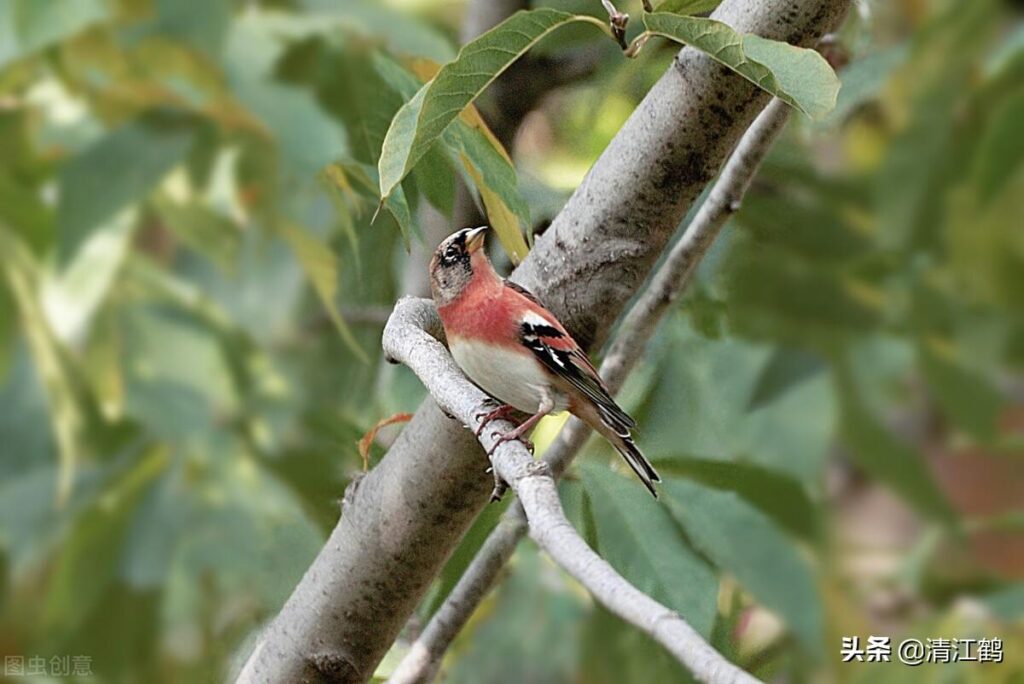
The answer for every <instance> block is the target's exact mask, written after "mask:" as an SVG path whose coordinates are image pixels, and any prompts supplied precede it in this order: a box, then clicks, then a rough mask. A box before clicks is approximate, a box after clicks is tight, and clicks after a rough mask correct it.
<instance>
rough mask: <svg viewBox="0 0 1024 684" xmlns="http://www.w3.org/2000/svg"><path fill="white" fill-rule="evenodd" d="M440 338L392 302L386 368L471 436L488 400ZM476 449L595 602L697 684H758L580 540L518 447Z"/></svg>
mask: <svg viewBox="0 0 1024 684" xmlns="http://www.w3.org/2000/svg"><path fill="white" fill-rule="evenodd" d="M440 335H441V325H440V320H439V318H438V316H437V311H436V309H435V308H434V305H433V302H431V301H430V300H427V299H416V298H412V297H406V298H403V299H401V300H399V302H398V304H397V305H396V306H395V310H394V313H392V315H391V319H390V320H389V321H388V324H387V326H386V327H385V328H384V339H383V346H384V352H385V354H386V355H387V358H388V360H389V361H394V362H400V363H404V364H405V365H406V366H408V367H409V368H411V369H412V371H413V372H414V373H416V375H417V376H418V377H419V379H420V380H421V381H422V382H423V384H424V385H425V386H426V387H427V390H428V391H429V392H430V394H431V396H432V397H433V398H434V400H435V401H436V402H437V403H438V404H439V405H440V406H441V408H442V409H443V410H444V411H446V412H447V413H449V414H451V415H452V416H454V417H455V418H456V419H457V420H459V421H461V422H462V423H463V424H464V425H466V426H467V427H469V428H471V429H476V428H478V427H479V424H480V421H481V420H482V416H480V412H481V409H482V408H485V407H486V406H487V402H488V397H487V395H485V394H484V393H483V392H482V391H480V389H478V388H477V387H476V386H475V385H473V384H472V383H470V382H469V381H468V380H467V379H466V378H465V376H464V375H463V374H462V373H461V371H460V370H459V369H458V367H457V366H456V365H455V362H454V361H453V360H452V358H451V356H450V355H449V353H448V350H447V349H446V348H445V347H444V345H443V344H441V342H439V341H438V337H440ZM500 423H505V424H506V425H505V426H506V427H507V428H509V429H511V428H513V427H514V426H513V425H512V424H511V423H508V422H507V421H499V420H496V421H494V424H498V427H499V428H500V427H501V425H500ZM480 443H481V444H482V445H483V447H484V448H485V449H487V450H488V451H490V450H492V449H493V453H492V455H491V463H492V465H493V467H494V470H495V474H496V476H497V477H500V478H501V479H502V480H503V481H505V482H507V483H508V485H509V486H510V487H511V488H512V489H513V490H514V491H515V493H516V495H517V496H518V497H519V503H520V504H521V505H522V508H523V511H524V512H525V514H526V520H527V521H528V526H529V532H530V536H531V537H532V538H533V539H534V541H536V542H537V544H538V545H539V546H540V547H541V548H542V549H544V550H545V551H546V552H547V553H548V555H550V556H551V558H552V559H554V561H555V562H556V563H558V564H559V565H561V566H562V568H564V569H565V570H566V572H568V573H569V574H570V575H572V576H573V577H575V578H576V579H577V580H578V581H579V582H580V583H581V584H582V585H583V586H584V587H586V588H587V590H588V591H589V592H590V593H591V594H592V595H593V596H594V598H595V599H597V600H598V601H599V602H600V603H601V604H603V605H604V606H605V607H606V608H608V610H610V611H612V612H613V613H615V614H616V615H618V616H619V617H621V618H622V619H624V620H626V621H627V622H630V623H632V624H633V625H635V626H636V627H637V628H639V629H641V630H642V631H644V632H645V633H646V634H648V635H650V636H651V637H652V638H654V639H655V640H656V641H658V642H659V643H661V644H662V645H663V646H664V647H665V648H666V649H667V650H668V651H669V652H670V653H671V654H672V655H673V656H674V657H675V658H676V659H677V660H678V661H679V662H680V663H682V664H683V665H684V666H685V667H687V668H688V669H689V670H690V671H691V672H692V673H693V675H694V676H695V677H696V678H697V679H698V680H699V681H702V682H716V683H718V682H721V683H725V682H730V683H732V682H741V683H743V684H752V683H753V682H756V681H757V680H756V679H754V678H753V677H751V676H750V675H748V674H747V673H746V672H744V671H743V670H741V669H739V668H738V667H736V666H735V665H733V664H732V663H730V662H729V661H728V660H726V659H725V658H724V657H722V655H721V654H719V653H718V652H717V651H715V650H714V649H713V648H712V647H711V646H710V645H709V644H708V643H707V642H706V641H704V639H703V638H702V637H701V636H700V635H699V634H698V633H697V632H696V631H695V630H694V629H693V628H692V627H690V625H689V624H687V623H686V621H685V620H683V618H682V617H681V616H680V615H679V614H678V613H676V612H675V611H672V610H670V609H669V608H666V607H665V606H663V605H661V604H660V603H658V602H657V601H655V600H654V599H652V598H651V597H649V596H647V595H646V594H644V593H643V592H641V591H640V590H639V589H637V588H636V587H634V586H633V585H631V584H630V583H629V582H627V581H626V580H625V579H624V578H623V577H622V576H621V575H619V574H618V573H617V572H616V571H615V570H614V568H612V566H611V565H609V564H608V563H607V562H606V561H605V560H604V559H603V558H601V557H600V556H598V555H597V553H595V552H594V550H593V549H591V548H590V547H589V546H588V545H587V544H586V542H584V541H583V539H582V538H580V536H579V534H578V533H577V532H576V530H575V529H574V528H573V526H572V525H571V524H570V523H569V521H568V519H566V517H565V513H564V512H563V510H562V504H561V502H560V501H559V498H558V490H557V488H556V486H555V480H554V478H553V477H552V475H551V468H550V466H548V464H547V463H545V462H543V461H537V460H534V458H533V456H532V455H531V454H530V453H529V452H528V451H527V450H526V448H525V447H524V446H523V445H522V444H521V443H519V442H515V441H513V442H501V443H498V440H497V438H496V437H494V436H493V435H492V431H491V430H484V431H482V433H481V436H480Z"/></svg>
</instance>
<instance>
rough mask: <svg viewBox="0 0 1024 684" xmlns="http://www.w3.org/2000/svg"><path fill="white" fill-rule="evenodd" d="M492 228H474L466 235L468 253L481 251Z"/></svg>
mask: <svg viewBox="0 0 1024 684" xmlns="http://www.w3.org/2000/svg"><path fill="white" fill-rule="evenodd" d="M489 228H490V226H480V227H479V228H474V229H473V230H471V231H469V232H468V233H467V234H466V251H468V252H469V253H470V254H472V253H473V252H475V251H476V250H478V249H480V248H481V247H483V245H484V237H485V236H486V235H487V230H488V229H489Z"/></svg>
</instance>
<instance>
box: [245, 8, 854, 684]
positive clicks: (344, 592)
mask: <svg viewBox="0 0 1024 684" xmlns="http://www.w3.org/2000/svg"><path fill="white" fill-rule="evenodd" d="M848 2H849V0H787V2H786V3H785V4H782V3H778V2H773V1H772V0H724V2H723V3H722V4H721V5H720V6H719V8H718V9H717V10H716V12H715V15H714V16H715V18H716V19H719V20H721V21H724V22H725V23H727V24H729V25H730V26H732V27H733V28H734V29H736V30H737V31H741V32H751V33H756V34H758V35H760V36H763V37H765V38H771V39H776V40H785V41H787V42H790V43H792V44H796V45H809V44H813V43H814V42H815V41H816V40H817V39H818V38H819V37H820V36H821V35H822V34H823V33H825V32H826V31H827V30H828V29H829V28H830V27H831V26H833V25H834V24H835V23H836V22H837V20H838V18H839V17H840V16H841V15H842V13H843V12H844V11H845V9H846V7H847V5H848ZM768 100H769V97H768V95H767V94H766V93H765V92H763V91H761V90H759V89H758V88H757V87H756V86H754V85H753V84H752V83H750V82H749V81H747V80H746V79H743V78H741V77H740V76H738V75H736V74H734V73H733V72H731V71H729V70H727V69H725V68H723V67H721V66H720V65H718V64H717V63H715V62H713V61H712V60H711V59H710V58H708V57H706V56H705V55H703V54H702V53H700V52H698V51H696V50H693V49H691V48H684V49H683V50H682V51H680V52H679V54H678V55H677V57H676V58H675V60H674V62H673V64H672V65H671V66H670V67H669V69H668V70H667V71H666V73H665V75H664V76H663V77H662V78H661V79H660V80H659V81H658V83H657V84H656V85H655V86H654V87H653V88H652V89H651V90H650V91H649V92H648V94H647V96H646V97H645V98H644V100H643V101H642V102H641V103H640V104H639V105H638V106H637V108H636V110H635V111H634V113H633V115H632V116H631V117H630V119H629V120H628V121H627V122H626V124H625V125H624V126H623V127H622V129H621V130H620V131H619V133H618V135H617V136H616V137H615V139H614V140H613V141H612V143H611V144H610V145H609V146H608V148H607V149H606V150H605V152H604V154H602V156H601V158H600V159H599V160H598V161H597V163H596V164H595V165H594V167H593V168H592V169H591V171H590V173H589V174H588V175H587V178H586V179H585V180H584V182H583V183H582V184H581V186H580V187H579V188H578V189H577V191H576V192H575V193H574V194H573V196H572V197H571V198H570V200H569V201H568V203H567V204H566V206H565V208H564V209H563V210H562V211H561V213H559V215H558V216H557V217H556V218H555V220H554V222H553V223H552V224H551V226H550V227H549V228H548V230H546V231H545V232H544V234H543V235H541V236H540V237H539V238H538V239H537V242H536V244H535V245H534V248H533V249H532V250H531V252H530V254H529V256H528V257H527V258H526V259H525V260H524V261H523V263H522V264H521V265H520V266H519V268H518V269H516V271H515V272H514V273H513V276H512V278H513V280H515V281H516V282H518V283H520V284H522V285H524V286H526V287H527V288H529V289H530V290H532V291H533V292H534V293H535V294H536V295H537V296H538V297H540V298H541V300H542V301H544V302H545V303H546V304H547V306H548V308H550V309H551V310H552V311H553V312H554V313H555V315H557V316H558V317H559V318H560V319H561V320H562V322H563V323H564V324H565V325H566V327H567V328H568V329H569V330H570V331H571V332H572V333H573V335H574V336H575V337H576V339H577V340H578V341H579V342H580V343H581V344H583V345H584V346H585V347H588V348H589V347H593V346H596V345H598V344H600V343H601V342H602V340H603V339H604V337H605V336H606V335H607V333H608V331H609V329H610V327H611V325H612V323H613V322H614V320H615V318H616V317H617V316H618V315H619V313H620V311H621V310H622V307H623V306H624V305H625V303H626V302H627V301H628V300H629V299H630V298H631V297H632V295H633V294H634V293H635V292H636V290H637V289H638V288H639V287H640V285H641V284H642V283H643V281H644V280H645V278H646V277H647V275H648V273H649V271H650V269H651V267H652V265H653V264H654V263H655V261H656V260H657V259H658V257H659V256H660V255H661V253H662V251H663V249H664V247H665V245H666V243H667V242H668V241H669V239H670V237H671V236H672V234H673V232H674V231H675V228H676V227H677V226H678V224H679V222H680V221H681V220H682V219H683V217H684V216H685V214H686V211H687V210H688V209H689V207H690V204H691V203H692V202H693V200H694V199H695V198H696V197H697V196H698V195H699V194H700V192H701V190H702V189H703V188H704V185H705V184H706V183H707V181H708V180H710V179H711V178H712V177H714V176H715V175H716V173H717V172H718V170H719V168H720V167H721V165H722V163H723V162H724V161H725V158H726V157H727V156H728V154H729V152H730V151H731V150H732V149H733V147H734V146H735V144H736V143H737V141H738V140H739V138H740V136H741V135H742V133H743V131H745V130H746V128H747V127H748V126H749V125H750V123H751V122H752V121H753V119H754V117H755V116H756V115H757V113H758V112H759V111H760V110H761V109H762V108H763V107H764V105H765V104H766V103H767V102H768ZM486 465H487V463H486V459H485V458H484V455H483V452H482V451H481V449H480V446H479V444H478V443H477V442H476V441H475V440H474V439H473V438H472V435H471V434H470V433H469V432H468V431H466V430H464V429H462V427H461V426H460V425H458V424H456V423H455V421H450V420H448V419H446V418H445V416H444V414H443V413H442V412H441V411H439V410H438V409H437V406H436V405H435V404H434V402H433V401H431V400H427V401H425V402H424V404H423V405H422V406H421V407H420V410H419V411H418V412H417V413H416V415H415V416H414V418H413V420H412V422H411V423H409V425H408V426H406V428H405V430H403V431H402V433H401V435H399V437H398V439H397V440H396V441H395V443H394V445H393V446H392V447H391V449H389V450H388V453H387V454H386V455H385V457H384V458H383V459H382V460H381V462H380V463H379V464H378V465H377V467H375V468H374V469H373V470H372V471H371V472H370V473H368V474H367V475H366V476H365V477H363V478H362V479H361V480H359V483H358V485H356V486H353V487H350V488H349V491H348V492H347V496H346V499H347V501H348V503H347V505H346V506H345V508H344V512H343V515H342V517H341V520H340V521H339V523H338V526H337V527H336V528H335V529H334V531H333V532H332V533H331V535H330V537H329V539H328V540H327V543H326V544H325V546H324V548H323V550H322V551H321V553H320V554H319V555H318V556H317V558H316V559H315V560H314V562H313V564H312V565H311V566H310V568H309V570H308V571H307V572H306V574H305V576H304V577H303V579H302V580H301V581H300V582H299V584H298V586H296V588H295V590H294V591H293V593H292V595H291V597H289V599H288V601H287V602H286V603H285V605H284V607H283V608H282V609H281V612H280V614H279V615H278V616H277V618H276V619H275V620H274V621H273V622H272V623H271V625H270V626H269V627H268V628H267V629H266V630H265V632H264V634H263V635H262V639H261V641H260V642H259V643H260V645H259V646H258V647H257V649H256V650H255V651H254V653H253V655H252V656H251V657H250V659H249V661H248V662H247V664H246V667H245V668H244V670H243V672H242V675H241V677H240V679H241V681H257V682H279V681H310V682H326V681H353V682H361V681H366V680H367V679H369V678H370V677H371V676H372V674H373V671H374V668H375V667H376V665H377V663H378V662H379V661H380V659H381V658H382V657H383V655H384V653H385V652H386V651H387V649H388V647H389V646H390V645H391V643H392V642H393V641H394V639H395V637H396V636H397V635H398V632H399V631H400V630H401V628H402V626H403V625H404V624H405V622H406V620H407V619H408V616H409V615H410V614H411V613H412V612H413V611H414V610H415V608H416V606H417V605H418V604H419V602H420V600H421V599H422V597H423V595H424V593H425V592H426V591H427V589H428V588H429V587H430V585H431V582H432V581H433V579H434V577H435V576H436V575H437V573H438V572H439V571H440V569H441V568H442V567H443V565H444V563H445V562H446V561H447V559H448V557H449V556H450V554H451V553H452V551H453V550H454V549H455V547H456V546H457V545H458V543H459V541H460V540H461V538H462V536H463V535H464V534H465V531H466V530H467V529H468V528H469V526H470V524H471V523H472V521H473V520H474V519H475V517H476V515H477V514H478V512H479V511H480V510H481V508H482V507H483V506H485V505H486V502H487V498H488V495H489V494H490V491H491V485H492V482H491V481H490V478H489V477H486V476H484V475H483V470H484V468H485V467H486Z"/></svg>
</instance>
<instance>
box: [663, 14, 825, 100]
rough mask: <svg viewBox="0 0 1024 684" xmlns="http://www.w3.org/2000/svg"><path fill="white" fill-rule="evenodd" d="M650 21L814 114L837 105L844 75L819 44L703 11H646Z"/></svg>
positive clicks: (676, 38) (679, 39)
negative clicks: (774, 36) (740, 27)
mask: <svg viewBox="0 0 1024 684" xmlns="http://www.w3.org/2000/svg"><path fill="white" fill-rule="evenodd" d="M644 26H646V27H647V30H648V31H650V32H651V33H653V34H656V35H660V36H664V37H666V38H671V39H672V40H675V41H677V42H680V43H683V44H685V45H690V46H692V47H694V48H697V49H698V50H700V51H701V52H704V53H706V54H707V55H708V56H709V57H711V58H712V59H714V60H715V61H716V62H719V63H720V64H723V65H725V66H727V67H729V68H730V69H732V70H733V71H735V72H736V73H737V74H739V75H740V76H742V77H744V78H745V79H747V80H749V81H750V82H751V83H753V84H754V85H756V86H757V87H759V88H761V89H762V90H765V91H767V92H769V93H771V94H772V95H774V96H776V97H778V98H779V99H780V100H783V101H785V102H787V103H789V104H790V105H792V106H793V107H795V108H796V109H798V110H800V111H801V112H803V113H804V114H806V115H808V116H809V117H811V118H813V119H816V118H820V117H822V116H824V115H825V114H828V113H829V112H830V111H832V108H833V107H835V105H836V96H837V95H838V94H839V78H838V77H837V76H836V74H835V72H834V71H833V70H832V67H830V66H829V64H828V62H826V61H825V58H824V57H822V56H821V55H820V54H818V53H817V52H815V51H814V50H809V49H806V48H800V47H796V46H794V45H790V44H788V43H783V42H781V41H777V40H768V39H767V38H761V37H760V36H756V35H753V34H750V33H739V32H737V31H734V30H733V29H732V28H730V27H729V26H727V25H726V24H723V23H722V22H720V21H715V20H714V19H704V18H701V17H685V16H680V15H678V14H669V13H665V12H658V13H654V14H645V15H644Z"/></svg>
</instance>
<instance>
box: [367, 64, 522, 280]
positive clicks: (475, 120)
mask: <svg viewBox="0 0 1024 684" xmlns="http://www.w3.org/2000/svg"><path fill="white" fill-rule="evenodd" d="M375 65H376V67H377V71H378V73H379V74H380V75H381V77H382V78H383V79H384V80H385V81H387V82H388V84H390V85H391V87H392V88H394V89H395V91H397V92H398V93H399V94H400V95H401V96H402V97H413V96H415V94H416V92H417V87H418V85H419V82H418V80H417V79H416V77H415V76H413V75H412V74H410V73H409V72H408V71H406V70H405V69H403V68H402V67H400V66H399V65H397V64H395V63H394V62H393V61H391V60H388V59H385V58H379V59H377V60H376V61H375ZM441 141H442V142H443V143H444V146H445V147H446V148H447V149H448V151H449V152H450V153H451V156H452V158H453V162H454V163H455V164H456V165H461V166H462V167H463V168H464V169H465V171H466V177H467V179H466V183H467V185H473V186H476V188H477V190H479V191H480V196H481V199H482V200H483V204H484V211H485V213H486V214H487V219H488V222H489V223H490V224H491V227H492V228H494V231H495V233H496V234H497V235H498V239H499V240H500V241H501V244H502V247H503V248H504V249H505V251H506V252H507V253H508V254H509V256H511V258H512V259H513V261H517V262H518V261H521V260H522V259H524V258H525V257H526V253H527V252H528V251H529V247H528V246H527V244H526V240H525V239H524V238H523V231H524V229H529V227H530V226H531V225H532V223H531V221H530V209H529V206H528V205H527V204H526V202H525V201H524V200H523V198H522V196H521V195H520V194H519V189H518V179H517V177H516V170H515V167H514V166H513V165H512V160H511V159H510V158H509V156H508V153H507V152H506V151H505V149H504V148H503V147H502V146H501V143H500V142H499V141H498V140H497V139H496V138H495V137H494V134H493V133H491V132H490V130H489V129H488V128H487V125H486V124H485V123H484V121H483V119H482V118H481V117H480V114H479V112H477V111H476V110H475V108H474V107H473V106H472V105H470V106H468V107H467V108H466V109H465V110H464V111H463V112H462V115H461V116H460V117H459V118H457V119H456V121H455V123H454V124H453V125H451V126H449V127H448V129H447V130H445V131H444V133H443V134H442V136H441ZM434 149H436V147H435V146H433V145H432V146H430V147H429V148H428V150H427V152H431V151H432V150H434ZM426 158H428V157H427V156H426V153H425V157H424V159H426ZM421 161H422V160H421ZM386 203H387V202H386V201H385V204H386Z"/></svg>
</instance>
